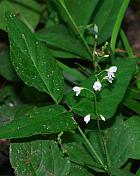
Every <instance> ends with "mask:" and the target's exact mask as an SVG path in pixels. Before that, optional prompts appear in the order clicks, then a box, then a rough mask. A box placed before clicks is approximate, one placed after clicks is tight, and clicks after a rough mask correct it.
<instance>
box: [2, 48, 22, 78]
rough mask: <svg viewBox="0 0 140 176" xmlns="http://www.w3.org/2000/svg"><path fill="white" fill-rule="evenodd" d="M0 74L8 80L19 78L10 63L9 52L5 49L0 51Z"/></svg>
mask: <svg viewBox="0 0 140 176" xmlns="http://www.w3.org/2000/svg"><path fill="white" fill-rule="evenodd" d="M0 75H1V76H3V77H4V78H6V79H7V80H9V81H18V80H19V77H18V76H17V74H16V72H15V70H14V67H13V65H12V63H11V60H10V56H9V53H8V52H5V51H4V52H1V53H0Z"/></svg>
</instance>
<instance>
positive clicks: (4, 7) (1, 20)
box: [0, 0, 41, 30]
mask: <svg viewBox="0 0 140 176" xmlns="http://www.w3.org/2000/svg"><path fill="white" fill-rule="evenodd" d="M7 11H12V12H13V13H14V14H18V15H19V16H20V18H21V19H22V21H24V22H25V23H26V24H27V25H28V27H30V28H35V27H36V25H37V24H38V22H39V19H40V13H41V7H40V5H39V4H38V3H37V2H36V1H33V0H24V1H21V0H14V1H13V0H11V1H9V0H2V1H0V28H1V29H4V30H5V29H6V22H5V12H7Z"/></svg>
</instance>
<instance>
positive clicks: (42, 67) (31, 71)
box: [6, 13, 64, 103]
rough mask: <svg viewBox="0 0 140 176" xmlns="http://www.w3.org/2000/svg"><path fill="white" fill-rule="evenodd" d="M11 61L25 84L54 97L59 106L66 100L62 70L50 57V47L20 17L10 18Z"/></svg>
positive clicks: (8, 24) (11, 16)
mask: <svg viewBox="0 0 140 176" xmlns="http://www.w3.org/2000/svg"><path fill="white" fill-rule="evenodd" d="M6 16H7V17H6V19H7V26H8V35H9V40H10V53H11V60H12V63H13V65H14V67H15V70H16V72H17V73H18V75H19V76H20V77H21V78H22V79H23V81H24V82H25V83H26V84H27V85H29V86H34V87H35V88H37V89H38V90H40V91H44V92H47V93H49V94H50V95H51V97H52V98H53V99H54V101H55V102H56V103H59V102H60V101H61V99H62V97H63V87H64V80H63V75H62V70H61V69H60V68H59V66H58V64H57V62H56V61H55V59H54V58H53V57H52V55H51V54H50V52H49V50H48V49H47V47H46V45H45V44H43V43H41V42H40V41H38V40H37V39H36V38H35V36H34V34H33V33H32V32H31V31H30V30H29V29H28V28H27V27H26V26H25V24H23V23H22V22H21V21H20V20H19V19H18V18H17V17H16V16H14V15H11V14H9V13H8V14H7V15H6Z"/></svg>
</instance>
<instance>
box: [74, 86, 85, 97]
mask: <svg viewBox="0 0 140 176" xmlns="http://www.w3.org/2000/svg"><path fill="white" fill-rule="evenodd" d="M72 89H73V91H74V92H75V93H76V96H78V95H79V94H80V92H81V90H82V89H83V88H82V87H78V86H75V87H73V88H72Z"/></svg>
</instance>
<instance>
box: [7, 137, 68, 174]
mask: <svg viewBox="0 0 140 176" xmlns="http://www.w3.org/2000/svg"><path fill="white" fill-rule="evenodd" d="M10 161H11V164H12V167H13V168H14V169H15V173H16V175H20V176H23V175H34V176H39V175H40V176H41V175H42V176H44V175H47V176H51V175H55V176H60V175H61V176H66V175H68V173H69V170H70V161H69V158H68V157H65V156H64V155H63V153H62V152H61V151H60V149H59V147H58V144H57V143H56V142H55V141H45V140H38V141H32V142H24V143H23V142H20V143H12V144H11V146H10Z"/></svg>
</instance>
